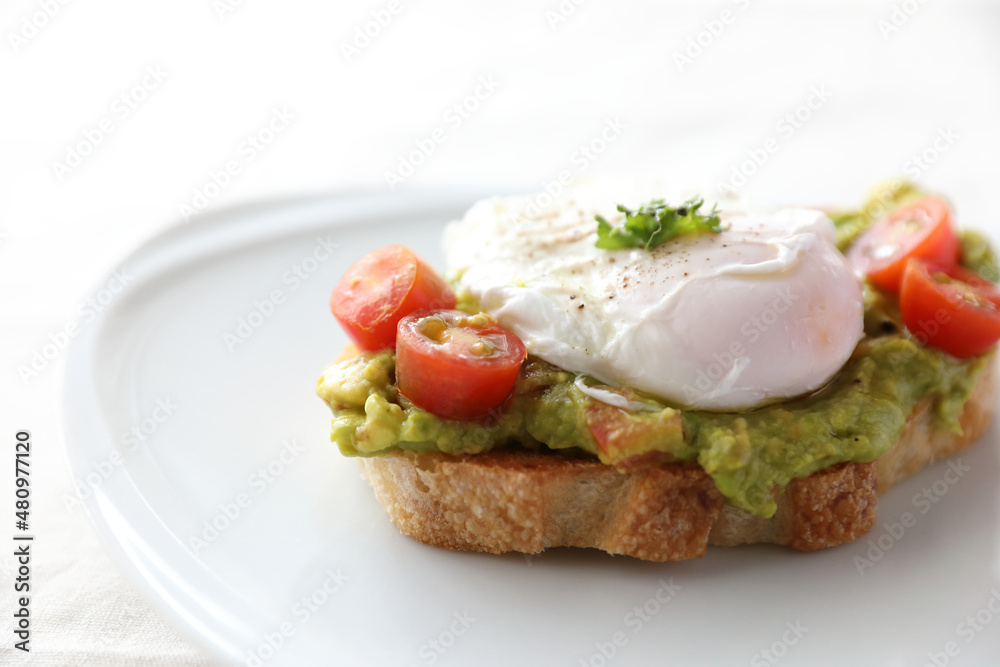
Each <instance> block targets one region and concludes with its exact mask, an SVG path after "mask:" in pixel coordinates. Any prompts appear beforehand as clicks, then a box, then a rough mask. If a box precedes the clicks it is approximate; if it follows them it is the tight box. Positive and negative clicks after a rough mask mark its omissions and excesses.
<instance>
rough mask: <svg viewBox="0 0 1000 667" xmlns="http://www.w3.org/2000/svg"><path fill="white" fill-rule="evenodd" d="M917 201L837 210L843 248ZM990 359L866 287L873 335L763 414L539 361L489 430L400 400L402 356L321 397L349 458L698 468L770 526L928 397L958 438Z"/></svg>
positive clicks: (876, 200)
mask: <svg viewBox="0 0 1000 667" xmlns="http://www.w3.org/2000/svg"><path fill="white" fill-rule="evenodd" d="M920 194H921V193H920V192H919V191H917V190H916V189H915V188H914V187H913V186H911V185H909V184H907V183H899V182H897V183H894V184H890V185H888V186H886V187H884V188H882V189H880V190H878V191H876V192H875V193H874V194H873V195H872V197H871V198H870V199H869V201H868V202H867V203H866V204H865V206H864V207H862V208H861V209H859V210H856V211H841V212H834V213H832V214H831V217H832V219H833V220H834V223H835V224H836V226H837V231H838V245H839V246H840V248H841V250H845V249H846V248H847V247H849V245H850V243H851V242H852V241H853V240H854V238H856V237H857V236H858V235H859V234H860V233H861V232H862V231H864V229H866V228H867V227H868V226H870V225H871V224H872V223H873V222H874V221H875V220H876V219H878V218H880V217H881V216H883V215H884V214H885V213H887V212H888V211H891V210H892V209H893V208H895V207H897V206H899V205H902V204H905V203H908V202H909V201H912V200H913V199H915V198H917V197H919V196H920ZM962 246H963V253H962V261H963V263H964V264H965V265H966V266H967V267H969V268H971V269H973V270H974V271H976V272H978V273H979V274H980V275H983V276H984V277H986V278H988V279H991V280H994V281H995V280H996V277H997V266H996V260H995V257H994V255H993V252H992V250H991V249H990V248H989V245H988V244H987V243H986V241H985V240H984V239H983V238H982V237H981V236H979V235H977V234H975V233H972V232H963V234H962ZM459 307H460V308H462V307H463V304H462V303H460V304H459ZM467 307H468V306H467ZM471 309H472V310H475V307H474V306H471ZM993 356H994V353H993V352H989V353H987V354H986V355H983V356H980V357H973V358H971V359H962V360H960V359H955V358H954V357H951V356H950V355H948V354H945V353H943V352H941V351H939V350H936V349H933V348H930V347H927V346H925V345H922V344H921V343H920V342H919V341H918V340H916V339H915V338H914V337H913V336H912V335H910V333H909V332H907V331H906V329H905V327H904V326H903V323H902V320H901V318H900V316H899V312H898V307H897V305H896V298H895V297H894V296H889V295H886V294H883V293H882V292H879V291H878V290H876V289H874V288H871V287H866V288H865V337H864V339H862V341H861V342H860V343H859V344H858V346H857V349H856V350H855V351H854V354H853V355H852V356H851V358H850V360H849V361H848V362H847V364H846V365H845V366H844V367H843V369H842V370H841V371H840V373H839V374H838V375H837V376H836V377H835V378H834V379H833V380H832V381H831V382H830V384H828V385H827V386H826V387H824V388H823V389H821V390H819V391H817V392H814V393H812V394H810V395H808V396H804V397H799V398H795V399H791V400H788V401H784V402H781V403H775V404H772V405H769V406H765V407H762V408H758V409H755V410H749V411H744V412H737V413H714V412H701V411H694V410H683V411H682V410H676V409H674V408H671V407H669V406H667V405H664V404H662V403H660V402H658V401H657V400H655V399H653V398H650V397H646V396H642V395H637V394H636V393H635V392H632V391H631V390H628V389H623V388H616V387H606V386H602V385H597V384H596V383H594V382H593V381H592V380H590V379H589V378H577V375H576V374H575V373H571V372H568V371H565V370H562V369H559V368H556V367H555V366H552V365H551V364H548V363H546V362H545V361H542V360H540V359H537V358H534V357H529V358H528V361H527V362H526V363H525V364H524V367H523V368H522V371H521V375H520V378H519V379H518V382H517V385H516V386H515V389H514V395H513V396H512V398H511V400H510V401H509V403H508V404H507V405H506V406H505V408H504V409H503V410H502V411H500V412H499V413H497V414H495V415H491V416H489V417H487V418H486V419H484V420H481V421H475V422H460V421H452V420H447V419H442V418H439V417H436V416H434V415H433V414H431V413H429V412H426V411H424V410H421V409H420V408H417V407H416V406H414V405H412V404H410V403H409V402H407V401H406V400H405V399H404V398H402V397H401V396H400V395H399V394H398V392H397V391H396V389H395V376H394V371H395V355H394V353H393V352H392V350H385V351H381V352H375V353H363V354H360V355H358V356H355V357H353V358H350V359H347V360H345V361H342V362H340V363H337V364H334V365H332V366H330V367H329V368H327V370H326V371H325V372H324V374H323V376H322V377H321V378H320V380H319V382H318V386H317V394H319V396H320V397H321V398H322V399H323V400H324V401H325V402H326V403H327V404H328V405H329V406H330V407H331V409H332V410H333V428H332V434H331V440H332V441H333V442H334V443H336V444H337V446H338V447H339V448H340V451H341V452H342V453H343V454H345V455H347V456H378V455H381V454H385V453H387V452H390V451H393V450H396V449H405V450H411V451H417V452H421V451H434V450H440V451H442V452H445V453H448V454H477V453H481V452H486V451H489V450H491V449H494V448H497V447H504V446H521V447H526V448H530V449H534V450H539V451H545V450H565V453H566V454H569V455H575V456H588V457H596V458H598V459H599V460H601V461H602V462H603V463H605V464H608V465H614V466H616V467H618V468H619V469H623V470H627V469H629V468H630V467H634V466H637V465H642V464H645V463H650V462H664V461H696V462H697V463H698V464H699V465H700V466H701V467H702V468H704V469H705V470H706V471H707V472H708V474H709V475H711V477H712V479H713V480H714V481H715V484H716V486H717V487H718V489H719V491H720V492H721V493H722V494H723V496H724V497H725V498H726V500H727V502H729V503H730V504H732V505H735V506H736V507H739V508H742V509H744V510H746V511H748V512H751V513H752V514H755V515H758V516H762V517H769V516H772V515H773V514H774V512H775V510H776V508H777V498H778V496H779V494H780V492H781V490H783V489H784V487H785V486H786V485H787V484H788V483H789V482H790V481H791V480H792V479H794V478H796V477H804V476H808V475H810V474H812V473H814V472H816V471H819V470H822V469H824V468H827V467H829V466H831V465H834V464H837V463H841V462H847V461H851V462H865V461H872V460H874V459H876V458H878V457H879V456H880V455H882V454H883V453H884V452H885V451H886V450H888V449H889V447H891V446H892V444H893V443H895V442H896V440H897V439H898V438H899V436H900V434H901V433H902V431H903V428H904V427H905V425H906V418H907V416H908V415H909V414H910V412H911V411H912V410H913V408H914V407H915V406H916V405H917V404H918V403H919V402H921V401H923V400H925V399H929V400H930V401H931V402H932V410H933V415H934V419H935V420H936V424H937V425H938V426H939V427H942V428H948V429H952V430H960V426H959V421H958V418H959V416H960V415H961V413H962V409H963V407H964V405H965V402H966V401H967V400H968V399H969V396H970V395H971V393H972V391H973V388H974V387H975V385H976V382H977V380H978V378H979V375H980V373H981V372H982V371H983V370H984V369H985V368H986V366H987V364H988V363H990V362H991V361H992V360H993ZM580 381H584V382H586V384H588V385H590V386H593V387H595V388H597V389H599V390H604V391H610V392H616V393H620V394H623V395H624V397H625V398H626V399H628V400H632V401H638V402H639V403H642V404H643V408H644V409H641V410H628V411H627V410H620V409H618V408H612V407H610V406H608V405H607V404H605V403H602V402H600V401H597V400H595V399H594V398H592V397H591V396H589V395H587V394H585V393H584V392H583V391H581V389H580V387H579V384H580ZM588 393H591V392H588ZM609 423H610V425H611V426H610V429H609V428H608V424H609ZM595 424H601V425H603V427H604V430H603V431H596V432H599V433H601V438H600V441H599V440H598V439H597V438H596V437H595V429H594V425H595Z"/></svg>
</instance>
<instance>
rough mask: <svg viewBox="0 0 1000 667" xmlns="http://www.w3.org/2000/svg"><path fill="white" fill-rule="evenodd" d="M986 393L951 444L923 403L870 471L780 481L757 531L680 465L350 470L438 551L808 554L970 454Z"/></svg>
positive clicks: (853, 467) (523, 463)
mask: <svg viewBox="0 0 1000 667" xmlns="http://www.w3.org/2000/svg"><path fill="white" fill-rule="evenodd" d="M997 384H998V372H997V364H996V363H995V360H994V362H993V363H991V364H990V365H989V367H988V368H987V369H986V370H985V371H984V372H983V373H982V375H981V376H980V379H979V381H978V384H977V385H976V387H975V390H974V392H973V394H972V396H971V398H970V399H969V401H968V402H967V403H966V404H965V407H964V409H963V412H962V415H961V418H960V423H961V426H962V433H961V434H958V433H954V432H952V431H949V430H945V429H942V428H935V426H934V424H933V419H932V411H931V402H930V400H927V401H924V402H923V403H921V404H920V405H918V406H917V407H916V408H915V409H914V410H913V412H912V413H911V414H910V416H909V418H908V419H907V425H906V429H905V430H904V431H903V434H902V435H901V436H900V438H899V440H898V441H897V442H896V444H895V445H894V446H893V447H892V448H891V449H889V451H887V452H886V453H885V454H883V455H882V456H881V457H880V458H879V459H878V460H876V461H874V462H870V463H841V464H838V465H835V466H832V467H830V468H827V469H825V470H821V471H819V472H817V473H814V474H813V475H810V476H809V477H804V478H799V479H795V480H792V482H791V483H789V484H788V486H787V487H786V488H785V490H784V492H783V493H782V495H781V496H780V498H779V500H778V510H777V512H776V513H775V514H774V516H773V517H771V518H768V519H764V518H761V517H757V516H754V515H751V514H749V513H747V512H745V511H743V510H741V509H738V508H736V507H733V506H732V505H726V504H724V503H723V497H722V494H720V493H719V491H718V490H717V489H716V488H715V484H714V483H713V481H712V479H711V477H709V476H708V474H707V473H706V472H705V471H704V470H702V469H701V468H700V467H699V466H698V465H696V464H691V463H672V464H667V465H661V466H655V467H649V468H646V469H643V470H640V471H636V472H632V473H629V474H624V473H620V472H618V471H616V470H615V469H614V468H611V467H609V466H606V465H604V464H602V463H600V462H598V461H594V460H589V459H588V460H585V459H572V458H567V457H564V456H561V455H558V454H536V453H532V452H528V451H523V450H513V449H506V450H500V451H494V452H490V453H487V454H477V455H465V456H453V455H448V454H442V453H437V452H435V453H424V454H415V453H412V452H397V453H394V454H389V455H386V456H383V457H378V458H359V459H357V461H358V463H359V465H360V466H361V470H362V474H363V476H364V477H365V478H366V479H367V480H368V481H369V483H371V485H372V488H373V489H374V490H375V496H376V498H377V499H378V501H379V502H380V503H382V505H383V506H384V507H385V509H386V511H387V512H388V513H389V517H390V518H391V519H392V522H393V523H394V524H396V526H397V527H398V528H399V529H400V531H402V532H403V533H404V534H406V535H409V536H410V537H413V538H415V539H417V540H419V541H421V542H424V543H426V544H430V545H433V546H438V547H445V548H447V549H460V550H473V551H488V552H492V553H502V552H506V551H520V552H524V553H538V552H540V551H542V550H543V549H546V548H549V547H558V546H572V547H593V548H597V549H602V550H604V551H607V552H608V553H611V554H624V555H628V556H634V557H636V558H641V559H644V560H653V561H670V560H687V559H690V558H698V557H700V556H702V555H704V553H705V549H706V547H707V545H709V544H714V545H720V546H733V545H737V544H749V543H755V542H769V543H774V544H784V545H789V546H791V547H793V548H795V549H800V550H804V551H810V550H814V549H823V548H826V547H831V546H835V545H837V544H842V543H844V542H850V541H852V540H855V539H857V538H859V537H861V536H862V535H864V534H865V533H867V532H868V531H869V530H870V529H871V527H872V526H873V525H874V524H875V507H876V505H877V502H878V496H877V492H883V491H885V490H887V489H888V488H889V487H890V486H892V485H893V484H895V483H896V482H898V481H900V480H902V479H904V478H906V477H908V476H909V475H912V474H913V473H915V472H917V471H918V470H920V469H922V468H923V467H924V466H926V465H928V464H930V463H931V462H933V461H936V460H938V459H941V458H943V457H946V456H949V455H951V454H954V453H955V452H957V451H959V450H961V449H963V448H964V447H967V446H968V445H970V444H972V443H973V442H975V441H976V440H977V439H978V438H979V437H980V436H981V435H982V434H983V433H984V432H985V431H986V429H987V427H988V426H989V423H990V419H991V418H992V416H993V412H994V410H995V408H996V403H997Z"/></svg>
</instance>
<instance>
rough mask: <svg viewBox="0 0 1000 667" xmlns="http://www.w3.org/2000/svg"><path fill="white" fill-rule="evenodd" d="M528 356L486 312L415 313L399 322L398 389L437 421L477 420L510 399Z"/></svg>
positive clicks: (515, 337) (509, 332)
mask: <svg viewBox="0 0 1000 667" xmlns="http://www.w3.org/2000/svg"><path fill="white" fill-rule="evenodd" d="M526 356H527V352H526V351H525V349H524V343H522V342H521V339H520V338H518V337H517V335H515V334H514V333H513V332H511V331H508V330H507V329H505V328H503V327H502V326H500V325H499V324H497V322H496V320H494V319H493V318H492V317H490V316H489V315H487V314H485V313H480V314H478V315H469V314H468V313H463V312H461V311H458V310H438V311H424V312H418V313H413V314H412V315H408V316H406V317H404V318H403V319H401V320H400V321H399V329H398V333H397V336H396V386H397V387H398V388H399V391H400V393H401V394H402V395H403V396H405V397H406V398H408V399H409V400H410V401H412V402H413V403H414V404H416V405H417V406H419V407H421V408H423V409H424V410H427V411H428V412H432V413H434V414H435V415H437V416H439V417H445V418H447V419H476V418H478V417H484V416H486V415H488V414H489V413H490V412H492V411H493V410H496V409H497V408H499V407H500V406H501V405H503V403H504V401H506V400H507V398H508V397H510V394H511V392H512V391H513V389H514V383H515V382H516V381H517V374H518V371H519V370H520V369H521V363H522V362H524V359H525V357H526Z"/></svg>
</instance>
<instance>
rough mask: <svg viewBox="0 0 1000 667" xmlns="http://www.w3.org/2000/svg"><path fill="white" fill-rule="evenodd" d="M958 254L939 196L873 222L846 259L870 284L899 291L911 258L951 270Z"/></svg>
mask: <svg viewBox="0 0 1000 667" xmlns="http://www.w3.org/2000/svg"><path fill="white" fill-rule="evenodd" d="M958 253H959V241H958V234H956V232H955V226H954V224H952V220H951V211H950V210H949V209H948V203H947V202H945V201H944V200H943V199H941V198H940V197H925V198H924V199H921V200H920V201H917V202H914V203H912V204H910V205H909V206H904V207H902V208H900V209H899V210H896V211H893V212H892V213H890V214H889V215H888V216H887V217H885V218H883V219H882V220H880V221H879V222H877V223H875V224H874V225H873V226H872V228H871V229H869V230H868V231H867V232H865V233H864V234H862V235H861V236H860V237H859V238H858V240H857V241H855V242H854V245H852V246H851V248H850V250H848V251H847V259H848V260H849V261H850V262H851V265H852V266H853V267H854V270H855V271H857V272H858V273H859V274H861V275H864V276H867V277H868V280H870V281H871V282H872V284H874V285H876V286H878V287H881V288H882V289H884V290H887V291H889V292H898V291H899V287H900V284H901V282H902V280H903V271H904V270H905V269H906V262H907V261H908V260H909V259H910V258H911V257H919V258H921V259H925V260H928V261H931V262H934V263H935V264H938V265H940V266H944V267H951V266H953V265H955V264H956V263H957V262H958Z"/></svg>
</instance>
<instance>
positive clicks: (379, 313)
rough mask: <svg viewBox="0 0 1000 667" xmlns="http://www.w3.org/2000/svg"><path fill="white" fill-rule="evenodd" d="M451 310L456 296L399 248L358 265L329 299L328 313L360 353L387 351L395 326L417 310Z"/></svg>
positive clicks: (428, 268) (427, 267) (375, 254)
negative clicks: (384, 349)
mask: <svg viewBox="0 0 1000 667" xmlns="http://www.w3.org/2000/svg"><path fill="white" fill-rule="evenodd" d="M454 307H455V293H454V292H453V291H452V289H451V287H449V286H448V283H446V282H445V281H444V278H442V277H441V276H440V275H438V273H437V271H435V270H434V269H433V268H432V267H431V266H430V265H429V264H428V263H427V262H425V261H424V260H422V259H420V258H419V257H417V255H416V254H415V253H414V252H413V251H412V250H410V249H409V248H407V247H406V246H401V245H389V246H385V247H384V248H379V249H378V250H373V251H372V252H370V253H368V254H367V255H365V256H364V257H362V258H361V259H359V260H358V261H357V262H355V263H354V264H353V265H351V267H350V268H349V269H347V271H346V272H345V273H344V275H343V276H341V278H340V282H338V283H337V286H336V287H335V288H334V290H333V294H332V295H330V311H331V312H332V313H333V314H334V316H335V317H336V318H337V319H338V320H339V321H340V325H341V326H342V327H344V329H345V330H346V331H347V334H348V335H349V336H350V337H351V338H352V339H354V342H356V343H357V344H358V347H360V348H361V349H363V350H381V349H383V348H386V347H392V346H393V345H394V344H395V342H396V325H397V324H399V320H400V319H402V318H403V317H405V316H406V315H409V314H410V313H412V312H414V311H416V310H426V309H434V308H454Z"/></svg>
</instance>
